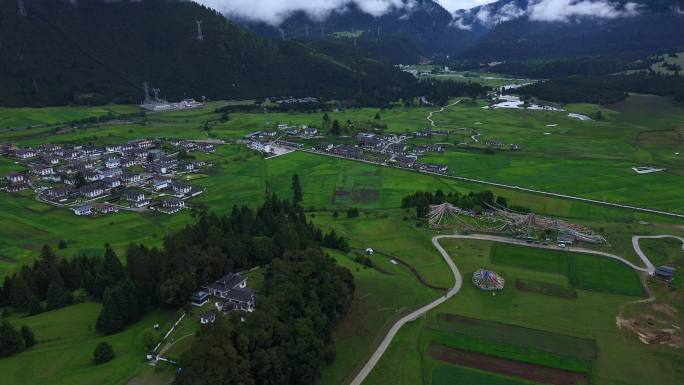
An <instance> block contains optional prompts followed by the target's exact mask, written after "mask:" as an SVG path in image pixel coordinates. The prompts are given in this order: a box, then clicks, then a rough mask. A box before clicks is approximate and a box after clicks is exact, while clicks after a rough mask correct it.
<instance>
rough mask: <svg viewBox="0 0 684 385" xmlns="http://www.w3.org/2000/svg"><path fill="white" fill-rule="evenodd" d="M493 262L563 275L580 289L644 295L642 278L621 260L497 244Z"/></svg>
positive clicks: (492, 256) (493, 249) (493, 253)
mask: <svg viewBox="0 0 684 385" xmlns="http://www.w3.org/2000/svg"><path fill="white" fill-rule="evenodd" d="M490 259H491V261H492V263H494V264H495V265H503V266H511V267H518V268H522V269H528V270H534V271H540V272H545V273H554V274H560V275H564V276H566V277H567V278H568V280H569V282H570V284H571V285H572V286H573V287H575V288H577V289H584V290H592V291H600V292H605V293H611V294H621V295H636V296H639V295H644V294H645V293H644V289H643V288H642V285H641V282H640V281H639V277H638V276H637V274H636V273H635V272H634V270H632V269H631V268H630V267H629V266H627V265H625V264H623V263H622V262H620V261H617V260H614V259H609V258H605V257H601V256H595V255H589V254H580V253H573V252H567V251H554V250H545V249H536V248H530V247H525V246H517V245H508V244H496V245H495V246H494V247H492V251H491V256H490Z"/></svg>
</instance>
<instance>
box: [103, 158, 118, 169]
mask: <svg viewBox="0 0 684 385" xmlns="http://www.w3.org/2000/svg"><path fill="white" fill-rule="evenodd" d="M120 165H121V161H120V160H119V159H118V158H108V159H107V160H106V161H105V167H107V168H117V167H119V166H120Z"/></svg>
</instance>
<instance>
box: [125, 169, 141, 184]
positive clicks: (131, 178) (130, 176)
mask: <svg viewBox="0 0 684 385" xmlns="http://www.w3.org/2000/svg"><path fill="white" fill-rule="evenodd" d="M121 180H122V181H123V182H124V183H126V184H131V183H138V182H140V181H141V180H142V175H140V174H136V173H132V172H125V173H123V174H121Z"/></svg>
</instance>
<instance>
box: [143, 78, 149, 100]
mask: <svg viewBox="0 0 684 385" xmlns="http://www.w3.org/2000/svg"><path fill="white" fill-rule="evenodd" d="M143 87H144V88H145V102H144V103H145V104H150V86H149V85H148V84H147V82H145V83H143Z"/></svg>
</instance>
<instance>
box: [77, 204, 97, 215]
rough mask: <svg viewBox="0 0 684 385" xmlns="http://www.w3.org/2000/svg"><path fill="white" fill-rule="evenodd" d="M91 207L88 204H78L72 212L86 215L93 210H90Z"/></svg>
mask: <svg viewBox="0 0 684 385" xmlns="http://www.w3.org/2000/svg"><path fill="white" fill-rule="evenodd" d="M91 209H92V207H91V206H90V205H83V206H78V207H75V208H74V209H73V210H74V214H76V215H78V216H86V215H91V214H92V213H93V212H92V211H91Z"/></svg>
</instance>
